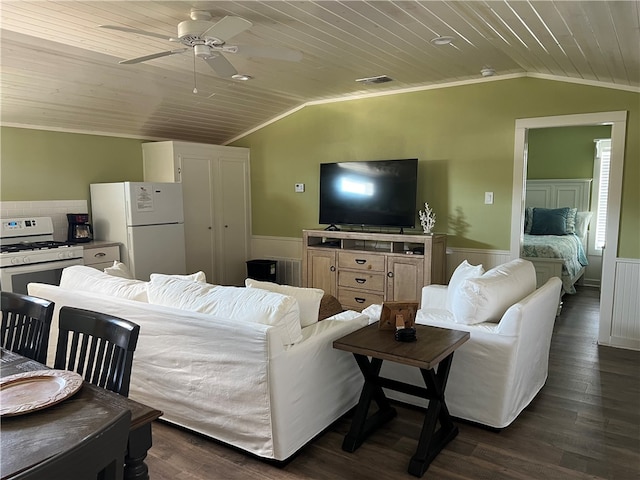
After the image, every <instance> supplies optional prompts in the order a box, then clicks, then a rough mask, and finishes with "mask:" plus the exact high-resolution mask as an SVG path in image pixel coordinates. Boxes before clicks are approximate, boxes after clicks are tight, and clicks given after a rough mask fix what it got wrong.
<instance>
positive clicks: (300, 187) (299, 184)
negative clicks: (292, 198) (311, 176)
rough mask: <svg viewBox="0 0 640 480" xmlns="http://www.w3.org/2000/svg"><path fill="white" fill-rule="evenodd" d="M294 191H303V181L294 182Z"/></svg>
mask: <svg viewBox="0 0 640 480" xmlns="http://www.w3.org/2000/svg"><path fill="white" fill-rule="evenodd" d="M295 191H296V193H302V192H304V183H296V185H295Z"/></svg>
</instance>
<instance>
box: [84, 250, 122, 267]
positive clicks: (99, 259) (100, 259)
mask: <svg viewBox="0 0 640 480" xmlns="http://www.w3.org/2000/svg"><path fill="white" fill-rule="evenodd" d="M82 258H83V259H84V264H85V265H89V266H92V265H93V264H95V263H109V264H110V265H109V266H111V265H113V261H114V260H118V261H120V247H119V246H118V245H113V246H111V247H102V248H85V249H84V251H83V252H82Z"/></svg>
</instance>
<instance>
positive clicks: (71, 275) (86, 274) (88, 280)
mask: <svg viewBox="0 0 640 480" xmlns="http://www.w3.org/2000/svg"><path fill="white" fill-rule="evenodd" d="M60 286H61V287H62V288H67V289H70V290H79V291H82V292H94V293H101V294H103V295H111V296H113V297H118V298H126V299H129V300H137V301H139V302H146V301H147V282H143V281H142V280H135V279H129V278H121V277H115V276H113V275H109V274H108V273H104V272H101V271H100V270H97V269H95V268H92V267H86V266H84V265H73V266H71V267H67V268H65V269H64V270H63V271H62V277H61V278H60Z"/></svg>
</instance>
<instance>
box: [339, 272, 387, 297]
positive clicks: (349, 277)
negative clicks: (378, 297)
mask: <svg viewBox="0 0 640 480" xmlns="http://www.w3.org/2000/svg"><path fill="white" fill-rule="evenodd" d="M384 279H385V276H384V273H369V272H351V271H345V270H341V271H339V272H338V285H340V286H341V287H351V288H355V289H364V290H373V291H376V292H380V293H383V292H384Z"/></svg>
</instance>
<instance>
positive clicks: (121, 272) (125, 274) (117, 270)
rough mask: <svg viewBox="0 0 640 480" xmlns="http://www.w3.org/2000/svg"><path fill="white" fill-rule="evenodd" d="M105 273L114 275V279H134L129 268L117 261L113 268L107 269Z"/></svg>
mask: <svg viewBox="0 0 640 480" xmlns="http://www.w3.org/2000/svg"><path fill="white" fill-rule="evenodd" d="M104 273H108V274H109V275H113V276H114V277H120V278H129V279H133V275H131V272H130V271H129V269H128V268H127V266H126V265H125V264H124V263H122V262H119V261H117V260H114V261H113V265H112V266H110V267H107V268H105V269H104Z"/></svg>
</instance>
